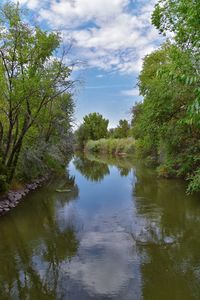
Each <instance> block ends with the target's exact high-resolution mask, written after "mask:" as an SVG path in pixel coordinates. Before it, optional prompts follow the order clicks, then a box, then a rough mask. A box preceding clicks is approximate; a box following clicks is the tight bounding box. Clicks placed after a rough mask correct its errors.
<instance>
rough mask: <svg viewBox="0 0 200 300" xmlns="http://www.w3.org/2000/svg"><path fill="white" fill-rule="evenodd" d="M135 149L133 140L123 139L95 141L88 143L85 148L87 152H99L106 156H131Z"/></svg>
mask: <svg viewBox="0 0 200 300" xmlns="http://www.w3.org/2000/svg"><path fill="white" fill-rule="evenodd" d="M134 149H135V140H134V139H133V138H124V139H115V138H110V139H100V140H97V141H91V140H90V141H88V142H87V144H86V146H85V151H87V152H99V153H108V154H133V153H134Z"/></svg>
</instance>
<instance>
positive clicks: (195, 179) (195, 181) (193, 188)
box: [187, 168, 200, 194]
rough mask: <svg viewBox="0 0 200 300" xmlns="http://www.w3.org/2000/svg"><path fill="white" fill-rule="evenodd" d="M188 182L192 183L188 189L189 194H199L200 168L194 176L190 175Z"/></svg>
mask: <svg viewBox="0 0 200 300" xmlns="http://www.w3.org/2000/svg"><path fill="white" fill-rule="evenodd" d="M188 180H189V181H190V183H189V185H188V188H187V193H188V194H191V193H194V192H198V191H199V190H200V168H199V169H198V170H197V171H196V172H195V173H194V175H190V176H189V177H188Z"/></svg>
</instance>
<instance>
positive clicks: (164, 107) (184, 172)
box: [132, 43, 200, 188]
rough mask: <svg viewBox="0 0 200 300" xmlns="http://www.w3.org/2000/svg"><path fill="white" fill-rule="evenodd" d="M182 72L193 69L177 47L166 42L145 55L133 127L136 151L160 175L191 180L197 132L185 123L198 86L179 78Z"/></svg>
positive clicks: (197, 159) (198, 148)
mask: <svg viewBox="0 0 200 300" xmlns="http://www.w3.org/2000/svg"><path fill="white" fill-rule="evenodd" d="M177 60H178V62H179V64H178V65H177ZM185 72H187V73H188V74H195V72H196V70H195V67H194V65H193V62H192V61H191V60H190V55H189V54H188V52H187V51H184V50H182V49H180V48H179V47H178V46H176V45H173V44H170V43H166V44H164V45H163V46H162V47H161V49H159V50H157V51H154V52H153V53H151V54H150V55H147V56H146V57H145V59H144V63H143V69H142V71H141V73H140V76H139V88H140V93H141V95H143V97H144V101H143V103H140V104H137V105H136V107H134V108H133V112H134V114H135V115H134V117H133V120H132V125H133V134H134V136H135V138H136V139H137V146H138V149H139V152H140V153H141V154H142V156H143V157H149V158H150V159H152V158H153V160H154V161H155V162H156V163H158V164H159V165H160V173H161V174H162V175H164V176H183V177H185V178H187V177H188V176H189V177H190V179H191V178H192V176H193V175H194V176H195V174H197V173H196V172H197V170H198V169H199V163H200V157H199V153H200V144H199V136H200V130H199V128H198V126H197V125H196V124H193V123H192V124H188V123H187V122H185V120H186V118H187V114H188V108H189V107H190V105H191V103H193V101H194V99H195V97H196V94H195V89H196V86H197V82H193V83H191V84H190V85H186V84H185V82H184V81H182V80H181V79H180V76H179V74H184V73H185ZM196 186H197V184H196V183H195V188H196ZM199 187H200V185H199Z"/></svg>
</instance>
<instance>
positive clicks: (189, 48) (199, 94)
mask: <svg viewBox="0 0 200 300" xmlns="http://www.w3.org/2000/svg"><path fill="white" fill-rule="evenodd" d="M152 23H153V24H154V25H155V27H156V28H157V29H159V31H160V33H162V34H164V35H166V34H167V33H168V32H172V33H173V36H174V40H175V42H176V44H177V45H178V47H180V48H181V49H182V50H184V51H185V52H187V53H188V55H189V56H190V62H192V64H193V66H194V70H195V72H194V73H193V74H191V73H188V72H187V70H185V72H183V73H180V74H179V75H178V76H179V78H180V79H181V80H182V82H185V84H186V85H191V84H192V85H193V83H194V82H196V83H197V87H196V88H195V90H194V91H195V95H196V97H195V99H194V101H193V103H191V105H190V106H189V108H188V116H187V122H188V123H195V124H197V125H198V126H200V88H199V86H200V73H199V70H200V2H199V1H198V0H194V1H193V0H188V1H185V0H159V1H158V3H157V4H156V6H155V9H154V12H153V15H152ZM176 61H177V67H178V66H179V59H178V57H177V59H176ZM172 74H173V73H171V74H170V75H172Z"/></svg>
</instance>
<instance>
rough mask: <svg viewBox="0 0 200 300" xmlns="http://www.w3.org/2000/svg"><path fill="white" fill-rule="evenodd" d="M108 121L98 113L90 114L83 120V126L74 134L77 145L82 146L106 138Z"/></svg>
mask: <svg viewBox="0 0 200 300" xmlns="http://www.w3.org/2000/svg"><path fill="white" fill-rule="evenodd" d="M108 123H109V121H108V120H106V119H105V118H103V116H102V115H101V114H99V113H96V112H94V113H90V114H89V115H87V116H85V117H84V118H83V124H82V125H81V126H80V127H79V128H78V130H77V132H76V137H77V143H78V144H79V145H80V146H83V145H84V144H85V142H86V141H88V140H99V139H101V138H106V137H107V134H108Z"/></svg>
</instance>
